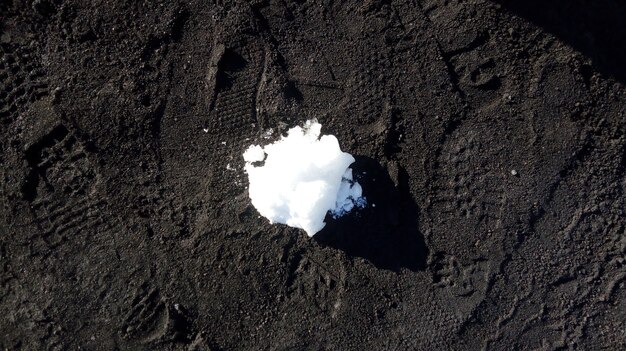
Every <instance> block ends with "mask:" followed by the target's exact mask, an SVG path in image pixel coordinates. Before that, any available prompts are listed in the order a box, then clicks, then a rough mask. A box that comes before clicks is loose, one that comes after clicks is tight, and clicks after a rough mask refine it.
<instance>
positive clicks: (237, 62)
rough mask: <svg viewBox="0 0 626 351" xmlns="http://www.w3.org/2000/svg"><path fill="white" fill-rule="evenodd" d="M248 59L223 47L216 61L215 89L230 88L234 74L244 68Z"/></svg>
mask: <svg viewBox="0 0 626 351" xmlns="http://www.w3.org/2000/svg"><path fill="white" fill-rule="evenodd" d="M247 65H248V61H246V59H245V58H244V57H243V56H241V55H240V54H239V53H238V52H236V51H234V50H231V49H225V51H224V53H223V55H222V57H221V58H220V60H219V62H218V63H217V68H218V71H217V75H216V78H215V80H216V81H215V89H216V91H219V90H224V89H228V88H231V87H232V86H233V82H234V80H235V74H236V73H237V72H240V71H242V70H244V69H245V68H246V66H247Z"/></svg>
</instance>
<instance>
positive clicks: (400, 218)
mask: <svg viewBox="0 0 626 351" xmlns="http://www.w3.org/2000/svg"><path fill="white" fill-rule="evenodd" d="M355 158H356V162H355V163H354V164H352V169H353V173H354V175H355V177H356V179H357V180H358V182H359V183H360V184H361V186H362V187H363V194H364V196H365V197H366V198H367V203H368V205H367V206H366V207H365V208H363V209H360V210H356V211H353V212H352V213H350V214H348V215H345V216H343V217H341V218H339V219H332V218H331V217H330V215H329V216H327V218H326V223H327V224H326V227H324V229H323V230H322V231H321V232H319V233H318V234H316V235H315V236H314V237H313V238H314V239H315V240H317V241H318V242H319V243H320V244H322V245H324V246H329V247H333V248H336V249H339V250H342V251H344V252H345V253H346V254H348V255H349V256H357V257H362V258H365V259H366V260H368V261H370V262H371V263H372V264H374V266H376V267H378V268H382V269H389V270H393V271H399V270H400V269H401V268H406V269H409V270H412V271H419V270H424V269H425V268H426V261H427V258H428V248H427V247H426V243H425V241H424V237H423V235H422V234H421V233H420V232H419V230H418V214H419V211H418V207H417V204H416V203H415V201H413V198H412V196H411V193H410V191H409V185H408V176H407V174H406V172H404V171H402V170H400V172H399V176H398V185H397V186H396V184H394V182H393V181H392V179H391V177H390V176H389V172H388V171H387V170H386V169H385V168H384V167H383V166H381V165H380V164H379V163H378V162H377V161H375V160H374V159H371V158H369V157H363V156H357V157H355Z"/></svg>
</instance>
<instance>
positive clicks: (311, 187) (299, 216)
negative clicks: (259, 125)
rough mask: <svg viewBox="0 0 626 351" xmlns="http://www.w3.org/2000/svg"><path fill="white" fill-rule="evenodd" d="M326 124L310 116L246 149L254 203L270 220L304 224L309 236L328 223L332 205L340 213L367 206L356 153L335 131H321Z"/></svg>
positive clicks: (302, 226) (290, 224) (334, 215)
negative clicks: (357, 178) (354, 167)
mask: <svg viewBox="0 0 626 351" xmlns="http://www.w3.org/2000/svg"><path fill="white" fill-rule="evenodd" d="M321 128H322V126H321V124H319V123H317V121H315V120H312V121H307V122H306V123H305V125H304V127H294V128H291V129H290V130H289V131H288V132H287V136H286V137H282V138H281V139H280V140H278V141H276V142H275V143H273V144H269V145H266V146H264V147H262V146H260V145H251V146H250V147H249V148H248V149H247V150H246V151H245V152H244V154H243V158H244V160H245V161H246V165H245V170H246V172H247V173H248V179H249V181H250V187H249V190H248V191H249V195H250V200H251V202H252V205H254V207H255V208H256V209H257V210H258V211H259V213H260V214H261V215H262V216H263V217H265V218H267V219H268V220H269V221H270V223H282V224H287V225H288V226H290V227H296V228H302V229H304V231H306V233H307V234H308V235H309V236H313V235H315V233H317V232H318V231H320V230H321V229H322V228H324V225H325V223H324V217H325V216H326V213H328V212H329V211H330V212H331V214H332V215H333V217H335V218H337V217H340V216H342V215H344V214H346V213H348V212H350V211H351V210H352V209H353V208H354V207H355V206H356V207H364V206H365V198H364V197H363V196H362V195H363V194H362V193H363V190H362V188H361V185H359V183H357V182H355V181H354V180H353V177H352V169H349V168H348V166H350V164H352V163H353V162H354V157H352V155H350V154H349V153H346V152H342V151H341V149H340V147H339V141H338V140H337V138H336V137H335V136H333V135H323V136H321V137H320V134H321ZM263 161H264V163H263V165H255V163H258V162H263Z"/></svg>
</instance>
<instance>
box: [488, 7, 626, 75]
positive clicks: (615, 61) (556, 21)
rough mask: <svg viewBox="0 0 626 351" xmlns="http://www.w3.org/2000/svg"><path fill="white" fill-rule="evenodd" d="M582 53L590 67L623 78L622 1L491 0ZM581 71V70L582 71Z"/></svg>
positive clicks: (625, 18) (625, 14)
mask: <svg viewBox="0 0 626 351" xmlns="http://www.w3.org/2000/svg"><path fill="white" fill-rule="evenodd" d="M493 1H495V2H496V3H499V4H501V5H502V6H503V7H504V8H506V9H508V10H510V11H511V12H512V13H513V14H515V15H518V16H521V17H523V18H526V19H527V20H529V21H531V22H532V23H534V24H536V25H538V26H540V27H542V28H543V29H545V30H546V31H548V32H550V33H552V34H554V35H555V36H557V37H558V38H559V39H561V40H563V41H564V42H566V43H567V44H569V45H571V46H572V47H574V48H575V49H576V50H578V51H580V52H581V53H583V54H584V55H585V56H587V57H588V58H590V59H591V60H592V62H593V66H594V68H595V69H596V70H597V71H599V72H601V73H603V74H605V75H607V76H611V77H614V78H616V79H618V80H620V81H621V82H623V83H624V82H626V2H624V1H615V0H553V1H545V0H524V1H519V0H493ZM584 73H585V72H582V74H584Z"/></svg>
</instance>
